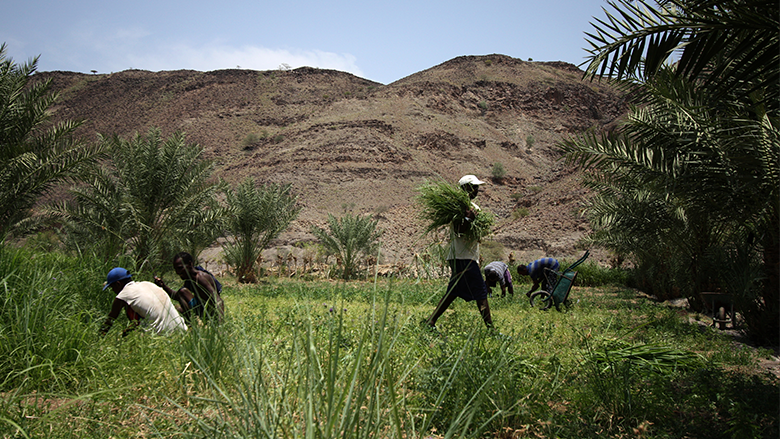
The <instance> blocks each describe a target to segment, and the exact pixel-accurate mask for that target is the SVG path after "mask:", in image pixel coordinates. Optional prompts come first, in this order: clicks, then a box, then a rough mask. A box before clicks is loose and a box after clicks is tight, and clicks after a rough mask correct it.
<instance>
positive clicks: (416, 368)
mask: <svg viewBox="0 0 780 439" xmlns="http://www.w3.org/2000/svg"><path fill="white" fill-rule="evenodd" d="M5 252H6V253H4V254H2V255H0V268H1V269H2V272H1V273H2V279H3V281H2V286H3V289H2V290H0V293H2V294H3V296H2V302H0V303H2V304H3V308H2V309H1V310H0V313H2V316H3V317H4V320H3V321H2V322H0V337H3V338H2V344H0V349H2V350H3V351H2V353H3V357H2V360H0V361H3V363H2V367H3V369H2V371H3V376H2V377H3V380H4V381H3V385H2V388H0V437H185V438H186V437H217V438H223V437H224V438H227V437H230V438H234V437H246V438H253V437H263V438H265V437H278V438H298V437H307V438H309V437H319V438H334V437H343V438H365V437H372V438H373V437H387V438H400V437H432V438H442V437H468V438H474V437H502V438H503V437H585V438H588V437H590V438H596V437H599V438H601V437H634V436H637V435H640V434H641V435H642V436H643V437H684V436H687V437H696V438H718V437H776V436H777V435H778V433H779V432H780V431H779V430H778V420H777V413H778V408H779V407H778V401H777V398H776V395H777V394H778V389H780V387H779V386H778V380H777V379H776V378H772V377H768V376H765V375H762V374H761V373H758V372H757V370H756V369H755V363H756V361H757V356H758V355H765V353H761V352H756V351H755V350H750V349H733V348H732V345H731V342H730V340H729V339H728V338H726V337H723V336H722V335H721V334H720V333H718V332H716V331H714V330H712V329H710V328H708V327H706V326H704V327H699V326H697V325H692V324H691V323H690V322H688V320H684V319H681V318H680V317H679V316H678V315H677V314H676V312H675V311H674V310H669V309H666V308H663V307H661V306H659V305H658V304H656V303H652V302H648V301H645V300H641V299H639V298H637V296H636V294H635V293H633V292H631V291H629V290H625V289H619V288H613V289H605V288H598V289H597V288H581V287H575V288H576V290H575V291H574V292H573V296H574V297H576V298H577V299H578V300H579V303H577V304H576V305H575V306H573V307H572V308H571V309H569V310H568V312H561V313H558V312H540V311H537V310H534V309H532V308H530V307H529V306H528V305H527V303H526V302H525V301H524V300H523V301H519V300H517V301H516V300H513V299H504V300H491V310H492V312H493V316H494V321H495V322H496V325H497V327H498V328H499V331H500V332H499V331H490V330H487V329H485V328H484V327H483V326H482V324H481V320H480V318H479V314H478V313H477V312H475V310H474V309H473V308H474V304H473V303H465V302H462V301H456V302H455V303H453V305H452V306H451V307H450V309H449V310H448V311H447V313H445V315H444V316H442V318H441V319H440V320H439V322H438V323H439V324H438V325H437V327H438V328H439V331H441V332H431V331H430V330H428V329H426V328H424V327H422V326H421V325H420V324H419V322H420V320H421V319H422V318H424V317H425V316H426V315H427V314H428V313H429V312H430V311H431V309H432V308H433V306H434V304H435V302H436V301H437V300H438V298H439V297H440V295H441V294H442V293H443V289H444V288H445V281H444V280H436V281H425V280H423V281H405V280H392V281H381V280H377V281H376V282H332V281H316V282H315V281H311V282H301V281H295V280H291V279H271V278H267V279H264V282H263V283H261V284H259V285H252V286H250V285H238V284H236V283H235V282H234V281H231V280H229V279H225V285H226V288H225V290H224V298H225V301H226V303H227V308H228V310H229V314H228V318H227V319H226V321H225V322H224V323H223V324H220V325H196V326H194V327H192V328H190V330H189V331H188V332H187V333H186V334H180V335H177V336H173V337H167V338H166V337H156V336H153V335H151V334H147V333H144V332H142V331H134V332H133V333H131V334H130V335H129V336H128V337H126V338H122V337H121V336H120V335H119V333H120V332H121V326H122V325H121V323H122V319H121V318H120V320H119V321H117V323H116V324H115V326H116V328H115V329H112V331H111V332H109V334H108V336H106V337H105V338H98V337H97V329H98V326H99V323H100V321H101V320H102V318H103V317H104V315H105V313H106V312H107V310H108V306H109V304H110V300H111V296H112V295H111V294H104V293H103V292H101V291H100V287H101V285H102V281H103V276H104V273H105V269H106V267H104V266H103V264H102V262H99V261H97V260H89V258H82V259H69V258H64V257H61V256H57V255H48V256H40V255H32V254H29V253H26V252H24V251H22V250H9V249H6V250H5ZM60 271H62V273H63V274H60ZM138 276H139V277H143V276H144V274H143V273H141V274H139V275H138ZM55 277H56V280H52V278H55ZM47 285H48V286H47ZM55 287H56V289H57V291H58V292H57V293H55V291H54V289H55ZM39 290H40V291H43V292H44V293H43V294H42V295H41V296H43V297H45V298H46V299H42V298H39V297H38V295H37V291H39ZM31 291H32V292H35V294H28V293H29V292H31ZM63 291H64V293H63ZM87 291H88V292H89V293H84V292H87ZM28 296H29V297H28ZM62 297H67V298H68V299H63V298H62ZM59 310H62V311H59ZM77 311H78V312H77ZM27 316H29V317H27ZM11 319H12V320H11ZM24 319H27V321H29V322H30V323H29V325H28V329H25V330H17V329H15V328H14V326H19V327H23V326H24V325H23V323H24V321H25V320H24ZM50 325H52V327H53V328H54V329H50V328H49V326H50ZM37 332H41V333H42V334H43V335H39V334H37ZM47 344H51V345H53V346H57V348H56V349H55V348H54V347H49V346H47ZM23 352H24V354H22V353H23ZM76 353H77V354H76Z"/></svg>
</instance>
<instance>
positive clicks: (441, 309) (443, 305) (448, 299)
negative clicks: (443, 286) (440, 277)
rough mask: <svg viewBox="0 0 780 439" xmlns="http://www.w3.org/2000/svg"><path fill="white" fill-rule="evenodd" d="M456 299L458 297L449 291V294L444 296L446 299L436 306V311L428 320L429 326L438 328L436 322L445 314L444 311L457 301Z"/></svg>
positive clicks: (443, 298) (442, 299)
mask: <svg viewBox="0 0 780 439" xmlns="http://www.w3.org/2000/svg"><path fill="white" fill-rule="evenodd" d="M455 297H456V295H455V294H453V293H452V292H451V291H447V293H446V294H444V297H442V298H441V300H439V304H438V305H436V309H434V310H433V314H431V317H430V318H428V326H431V327H433V326H436V321H437V320H439V317H441V315H442V314H444V311H446V310H447V308H449V307H450V305H451V304H452V301H454V300H455Z"/></svg>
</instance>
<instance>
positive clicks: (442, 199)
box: [416, 181, 494, 241]
mask: <svg viewBox="0 0 780 439" xmlns="http://www.w3.org/2000/svg"><path fill="white" fill-rule="evenodd" d="M417 192H418V195H417V197H416V201H417V203H418V204H419V205H420V207H421V211H420V218H421V219H422V220H423V221H424V222H427V223H428V226H427V227H426V229H425V232H424V233H423V234H424V235H427V234H428V233H431V232H436V231H439V230H441V229H444V228H447V229H449V230H451V227H452V224H453V223H455V224H460V223H462V222H463V221H464V219H465V216H466V211H467V210H469V209H471V208H472V204H471V199H470V198H469V194H468V193H467V192H466V191H464V190H463V189H462V188H461V187H460V186H456V185H453V184H450V183H447V182H446V181H434V182H426V183H424V184H423V185H421V186H420V187H418V188H417ZM493 223H494V217H493V215H492V214H491V213H490V212H485V211H482V210H480V211H479V212H478V214H477V217H476V219H474V221H471V222H469V223H468V224H469V225H470V227H469V228H468V230H467V231H466V232H464V233H463V237H464V238H466V239H467V240H469V241H479V240H481V239H482V238H484V237H485V236H487V235H489V234H490V233H491V232H492V230H493Z"/></svg>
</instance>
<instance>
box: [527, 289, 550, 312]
mask: <svg viewBox="0 0 780 439" xmlns="http://www.w3.org/2000/svg"><path fill="white" fill-rule="evenodd" d="M552 303H553V301H552V296H550V293H548V292H547V291H539V292H537V293H534V294H531V307H532V308H536V309H538V310H541V311H545V310H547V309H550V307H551V306H552Z"/></svg>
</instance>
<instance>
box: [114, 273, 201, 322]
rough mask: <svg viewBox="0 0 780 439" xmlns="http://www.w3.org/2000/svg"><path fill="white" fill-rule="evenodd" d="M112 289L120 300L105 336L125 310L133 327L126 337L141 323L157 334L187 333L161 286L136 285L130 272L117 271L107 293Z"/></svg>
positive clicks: (115, 305) (116, 298)
mask: <svg viewBox="0 0 780 439" xmlns="http://www.w3.org/2000/svg"><path fill="white" fill-rule="evenodd" d="M109 287H111V290H113V291H114V293H115V294H116V297H115V298H114V303H113V304H112V305H111V311H110V312H109V314H108V318H107V319H106V321H105V323H103V326H102V328H101V329H100V333H101V334H105V333H106V332H108V330H109V329H111V325H113V323H114V320H115V319H116V318H117V317H119V314H120V313H121V312H122V310H123V309H124V310H125V312H126V313H127V318H128V319H129V320H130V326H128V327H127V329H125V330H124V331H123V332H122V336H125V335H127V333H128V332H130V331H132V330H133V329H135V328H136V327H137V326H138V325H139V324H141V320H143V324H144V325H145V326H148V327H150V329H151V330H154V331H155V333H157V334H169V333H171V332H173V331H175V330H178V329H182V330H185V331H186V330H187V325H186V324H185V323H184V318H182V316H181V314H179V312H178V311H176V308H174V306H173V303H172V302H171V299H170V298H169V297H168V295H167V294H166V293H165V291H164V290H163V289H162V288H160V287H158V286H157V285H155V284H153V283H151V282H134V281H133V278H132V275H131V274H130V273H129V272H128V271H127V270H125V269H124V268H121V267H116V268H114V269H112V270H111V271H109V272H108V276H106V285H105V286H104V287H103V290H105V289H106V288H109Z"/></svg>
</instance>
